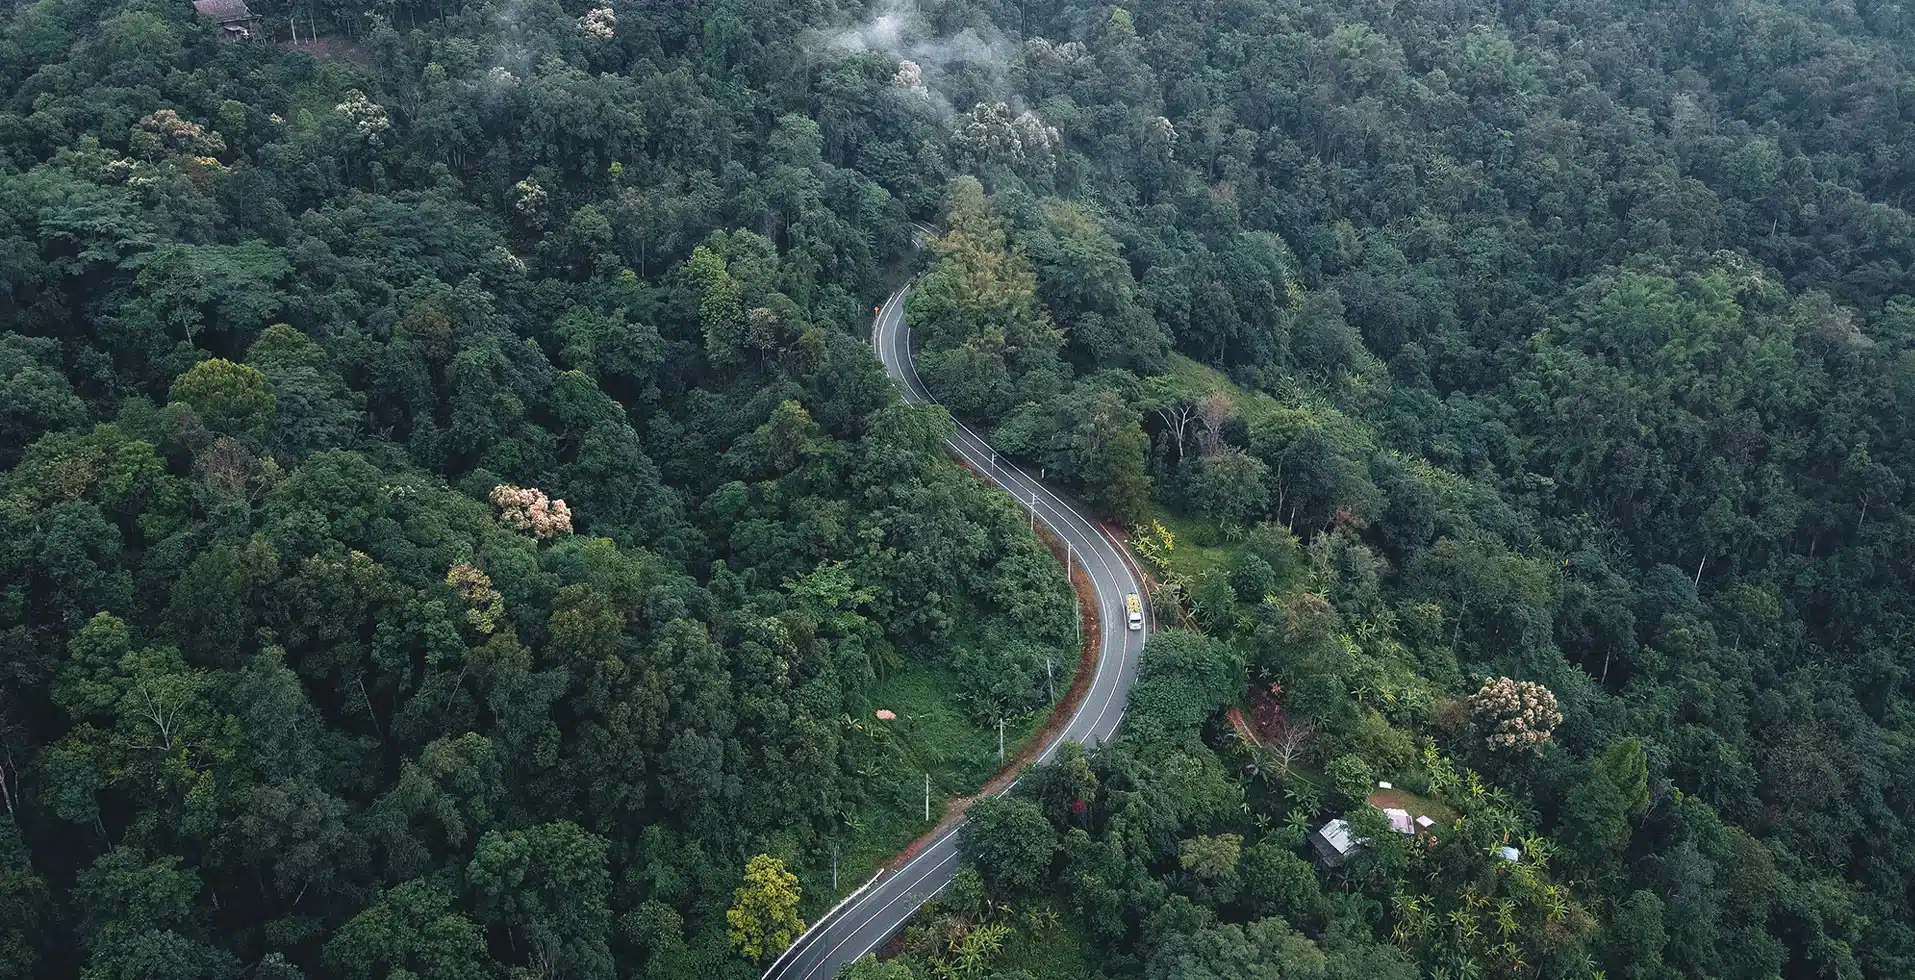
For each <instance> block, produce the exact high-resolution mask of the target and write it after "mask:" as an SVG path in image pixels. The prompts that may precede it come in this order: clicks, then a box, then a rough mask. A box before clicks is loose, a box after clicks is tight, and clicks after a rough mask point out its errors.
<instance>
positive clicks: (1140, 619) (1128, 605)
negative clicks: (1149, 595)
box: [1124, 592, 1144, 630]
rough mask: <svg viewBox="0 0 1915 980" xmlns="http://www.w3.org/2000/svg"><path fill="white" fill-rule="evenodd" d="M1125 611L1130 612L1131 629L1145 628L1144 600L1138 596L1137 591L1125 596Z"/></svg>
mask: <svg viewBox="0 0 1915 980" xmlns="http://www.w3.org/2000/svg"><path fill="white" fill-rule="evenodd" d="M1124 611H1125V612H1127V613H1129V614H1130V628H1131V629H1134V630H1140V629H1143V628H1144V600H1142V599H1139V598H1137V593H1135V592H1132V593H1130V594H1129V595H1126V596H1124Z"/></svg>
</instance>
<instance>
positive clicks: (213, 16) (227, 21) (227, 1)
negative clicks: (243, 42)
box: [193, 0, 254, 41]
mask: <svg viewBox="0 0 1915 980" xmlns="http://www.w3.org/2000/svg"><path fill="white" fill-rule="evenodd" d="M193 10H194V11H195V12H197V13H198V14H199V15H200V17H201V19H203V20H207V21H210V22H212V24H213V26H215V27H218V28H219V36H220V39H221V40H225V41H237V40H240V39H242V38H249V37H252V36H253V21H254V17H253V12H252V10H250V9H248V8H247V6H246V0H193Z"/></svg>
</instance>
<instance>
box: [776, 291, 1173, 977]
mask: <svg viewBox="0 0 1915 980" xmlns="http://www.w3.org/2000/svg"><path fill="white" fill-rule="evenodd" d="M910 291H911V286H910V285H909V284H906V285H905V286H904V287H903V288H901V289H899V290H898V291H897V292H895V293H892V294H891V297H890V299H888V300H887V301H886V302H885V304H884V305H883V306H882V307H880V308H879V310H878V315H877V318H876V322H874V323H873V324H872V328H871V342H872V344H873V345H875V346H876V348H877V352H878V359H879V360H881V361H883V362H884V370H885V373H886V374H889V375H890V376H891V379H892V380H893V381H895V382H897V384H898V387H899V388H900V389H901V390H902V391H903V393H904V398H905V400H906V401H910V402H935V401H936V400H937V399H935V398H933V397H932V396H931V393H930V392H929V391H928V390H926V389H925V387H924V381H923V380H922V379H920V378H919V377H918V371H917V366H916V365H915V364H913V363H912V360H911V330H910V328H909V327H907V326H906V325H905V323H904V299H905V296H906V295H907V294H909V292H910ZM948 448H949V449H950V451H951V452H952V453H953V454H954V455H956V456H957V457H958V458H960V459H962V460H963V461H964V462H965V463H967V464H969V465H970V466H971V467H972V468H973V469H975V470H977V471H978V472H979V473H982V474H985V475H986V476H988V478H989V479H990V481H991V482H992V483H995V484H997V485H998V486H999V487H1002V488H1003V489H1004V490H1005V492H1007V493H1009V494H1010V495H1011V496H1012V497H1014V498H1016V500H1017V502H1018V505H1019V506H1021V507H1023V508H1024V509H1025V510H1027V511H1028V510H1035V511H1036V513H1037V520H1038V521H1040V522H1042V523H1043V524H1044V525H1045V526H1046V527H1048V528H1050V530H1051V532H1052V533H1053V534H1055V535H1056V536H1057V538H1058V539H1059V540H1061V541H1064V542H1067V543H1068V544H1069V546H1070V551H1071V554H1072V561H1073V562H1074V563H1075V565H1076V566H1077V567H1078V568H1081V569H1083V570H1084V572H1085V574H1086V575H1087V576H1088V577H1089V579H1090V583H1091V585H1092V587H1093V588H1095V589H1096V590H1097V616H1098V620H1099V621H1100V622H1101V624H1102V629H1100V630H1099V632H1098V635H1099V636H1101V637H1102V643H1103V648H1102V650H1101V651H1100V654H1101V655H1100V657H1099V658H1098V663H1097V673H1096V675H1095V676H1094V677H1093V678H1092V679H1091V683H1090V687H1089V689H1088V690H1086V691H1085V692H1084V697H1083V698H1082V699H1081V700H1079V701H1078V703H1077V713H1076V714H1074V715H1073V716H1071V719H1070V721H1069V722H1067V723H1066V724H1064V725H1063V726H1062V728H1061V729H1060V730H1059V731H1058V732H1057V733H1056V734H1055V735H1053V736H1052V739H1051V741H1050V742H1049V743H1048V744H1047V745H1045V746H1044V750H1043V751H1042V752H1041V753H1040V754H1039V755H1038V757H1037V761H1039V762H1043V761H1044V760H1047V759H1049V758H1050V757H1051V755H1052V754H1053V753H1055V752H1056V751H1057V747H1058V746H1059V745H1062V744H1063V743H1064V742H1065V741H1066V740H1068V741H1073V742H1081V743H1083V744H1085V745H1087V746H1096V745H1097V744H1099V743H1101V742H1103V741H1104V740H1105V739H1107V738H1109V737H1110V736H1111V733H1112V732H1114V731H1116V730H1117V725H1118V723H1119V722H1121V721H1122V720H1123V717H1124V702H1125V698H1126V697H1127V696H1128V694H1129V692H1130V685H1131V681H1133V680H1134V679H1136V676H1137V660H1138V655H1139V654H1140V653H1142V652H1143V649H1144V638H1145V635H1146V634H1147V633H1148V626H1146V628H1145V629H1143V630H1136V631H1133V630H1131V629H1129V628H1128V622H1127V617H1126V616H1125V610H1124V596H1125V595H1127V594H1128V593H1131V592H1137V593H1139V594H1140V595H1141V594H1142V589H1141V586H1140V584H1139V578H1140V576H1138V574H1137V573H1136V571H1135V569H1134V566H1133V565H1132V564H1131V563H1130V560H1129V556H1128V555H1127V554H1125V552H1124V549H1123V547H1121V546H1120V545H1118V544H1117V543H1116V542H1113V541H1112V540H1111V539H1110V537H1109V536H1108V535H1106V534H1105V533H1104V532H1103V531H1102V530H1101V529H1100V528H1099V527H1098V526H1097V525H1096V524H1094V523H1092V522H1091V520H1090V519H1089V518H1088V517H1087V516H1086V515H1085V512H1084V511H1083V510H1082V509H1081V508H1080V507H1078V506H1077V505H1076V504H1075V503H1072V502H1071V501H1070V500H1069V499H1068V498H1066V497H1064V496H1062V495H1061V494H1058V493H1056V492H1054V491H1052V490H1050V489H1049V488H1047V487H1045V486H1044V485H1043V484H1041V483H1039V482H1037V481H1036V480H1034V479H1032V478H1031V477H1030V476H1029V475H1027V474H1025V473H1023V472H1022V471H1020V470H1018V469H1017V468H1016V467H1014V466H1012V465H1010V464H1009V463H1006V462H1005V461H1003V460H1002V459H999V458H998V457H997V454H996V452H995V451H993V450H992V449H991V447H990V445H989V444H987V443H986V442H985V441H984V440H983V439H982V438H980V437H979V436H978V435H977V433H975V432H973V431H971V430H970V429H969V428H967V427H966V426H965V425H964V423H962V422H959V423H958V425H957V434H956V435H954V436H953V437H952V438H951V440H950V442H949V445H948ZM1015 785H1016V781H1015V780H1013V781H1012V782H1011V783H1010V785H1009V786H1006V787H1005V790H1006V791H1008V790H1009V788H1010V786H1015ZM962 826H963V821H962V820H961V819H960V820H956V821H953V822H951V823H948V824H946V825H944V826H943V827H940V828H938V830H937V831H936V837H935V838H934V839H933V840H932V841H931V842H930V843H928V844H927V845H926V846H925V847H924V848H923V849H921V850H920V851H919V852H918V853H917V854H916V855H915V856H913V857H912V858H911V860H909V861H907V862H906V863H904V864H903V865H902V866H900V867H898V868H895V869H886V870H883V871H880V872H879V873H878V876H877V877H876V878H873V879H872V880H871V882H870V883H869V884H867V885H866V886H865V887H864V888H863V889H860V890H859V891H857V892H854V893H853V894H852V895H851V896H850V897H849V898H847V899H846V900H845V901H844V902H842V903H840V904H839V905H838V907H837V908H834V909H832V910H831V911H830V912H828V913H826V915H825V916H824V917H823V918H821V919H819V920H818V921H817V922H816V923H813V924H812V926H811V928H810V929H809V930H807V931H806V932H805V934H804V935H802V936H800V937H798V940H797V941H796V942H794V943H792V945H791V948H789V949H787V950H785V952H784V953H783V954H782V955H780V956H779V957H778V959H777V960H776V961H774V962H773V963H772V964H771V968H770V969H769V970H767V971H765V980H831V978H833V977H835V976H837V975H838V971H839V970H840V969H842V968H843V967H844V966H845V965H846V964H848V963H850V962H852V961H853V960H856V959H857V958H859V957H861V956H863V955H864V954H866V953H868V952H870V951H872V950H874V949H876V948H877V947H878V946H879V944H881V943H883V942H884V941H885V940H886V939H887V938H889V937H890V936H891V934H892V933H894V932H896V931H897V930H898V928H899V927H901V926H903V925H904V922H905V920H906V919H909V918H910V917H911V913H913V912H916V911H917V910H918V907H919V906H921V905H923V904H924V903H925V902H927V901H929V900H930V899H931V897H932V896H933V895H936V894H937V893H938V892H939V891H941V890H942V889H943V888H944V886H945V885H947V884H949V883H950V881H951V875H952V874H953V873H954V872H955V871H956V870H957V867H958V854H957V837H958V831H959V828H961V827H962Z"/></svg>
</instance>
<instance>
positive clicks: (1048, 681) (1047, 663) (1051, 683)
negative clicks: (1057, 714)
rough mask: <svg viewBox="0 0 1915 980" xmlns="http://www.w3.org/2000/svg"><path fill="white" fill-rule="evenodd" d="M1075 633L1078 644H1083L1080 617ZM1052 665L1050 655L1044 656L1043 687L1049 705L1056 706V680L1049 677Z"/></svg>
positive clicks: (1082, 622) (1082, 626)
mask: <svg viewBox="0 0 1915 980" xmlns="http://www.w3.org/2000/svg"><path fill="white" fill-rule="evenodd" d="M1077 633H1078V643H1079V644H1080V645H1081V644H1082V643H1083V633H1084V620H1083V618H1082V617H1079V618H1078V620H1077ZM1052 664H1053V661H1052V660H1051V657H1050V655H1049V654H1045V655H1044V686H1045V687H1048V688H1050V690H1051V703H1052V704H1056V703H1057V679H1056V678H1054V677H1052V676H1051V667H1052Z"/></svg>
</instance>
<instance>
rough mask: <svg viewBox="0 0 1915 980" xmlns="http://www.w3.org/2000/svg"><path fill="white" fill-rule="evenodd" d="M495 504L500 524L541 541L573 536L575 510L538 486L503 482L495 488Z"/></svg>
mask: <svg viewBox="0 0 1915 980" xmlns="http://www.w3.org/2000/svg"><path fill="white" fill-rule="evenodd" d="M492 505H493V506H495V507H497V508H499V521H500V522H501V523H503V524H504V525H505V526H506V527H509V528H511V529H512V530H514V531H524V532H526V533H528V534H530V535H532V536H533V537H535V538H537V539H539V540H540V541H544V540H545V539H547V538H552V537H557V536H558V535H561V534H571V533H572V509H571V508H570V507H567V506H565V501H563V500H553V499H551V498H549V497H547V496H546V495H545V491H543V490H540V489H539V488H537V487H515V486H513V485H512V484H510V483H501V484H499V485H498V486H496V487H493V488H492Z"/></svg>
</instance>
